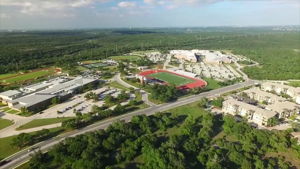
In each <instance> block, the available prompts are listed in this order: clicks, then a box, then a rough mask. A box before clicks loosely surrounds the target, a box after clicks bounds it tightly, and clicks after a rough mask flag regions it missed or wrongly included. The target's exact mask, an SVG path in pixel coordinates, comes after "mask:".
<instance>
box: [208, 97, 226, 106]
mask: <svg viewBox="0 0 300 169" xmlns="http://www.w3.org/2000/svg"><path fill="white" fill-rule="evenodd" d="M223 101H224V98H223V97H218V98H216V99H214V100H212V101H211V104H212V105H213V106H215V107H218V108H222V106H223Z"/></svg>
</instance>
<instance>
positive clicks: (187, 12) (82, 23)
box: [0, 0, 300, 30]
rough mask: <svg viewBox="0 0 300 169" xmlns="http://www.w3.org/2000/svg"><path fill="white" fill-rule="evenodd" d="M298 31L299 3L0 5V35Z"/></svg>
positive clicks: (97, 0) (163, 0)
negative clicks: (96, 31)
mask: <svg viewBox="0 0 300 169" xmlns="http://www.w3.org/2000/svg"><path fill="white" fill-rule="evenodd" d="M271 25H300V0H0V29H4V30H10V29H24V30H27V29H84V28H120V27H121V28H130V27H207V26H271Z"/></svg>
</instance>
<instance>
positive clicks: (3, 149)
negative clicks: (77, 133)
mask: <svg viewBox="0 0 300 169" xmlns="http://www.w3.org/2000/svg"><path fill="white" fill-rule="evenodd" d="M49 130H50V132H51V133H55V134H56V135H58V134H61V133H63V132H64V131H65V130H64V129H63V128H62V127H58V128H53V129H49ZM33 133H35V132H33ZM30 134H32V133H30ZM16 137H17V136H10V137H4V138H0V160H1V159H4V158H6V157H8V156H10V155H12V154H14V153H16V152H18V151H20V150H22V149H19V148H17V147H15V146H13V145H11V144H12V142H13V139H14V138H16ZM25 148H26V147H25ZM23 149H24V148H23Z"/></svg>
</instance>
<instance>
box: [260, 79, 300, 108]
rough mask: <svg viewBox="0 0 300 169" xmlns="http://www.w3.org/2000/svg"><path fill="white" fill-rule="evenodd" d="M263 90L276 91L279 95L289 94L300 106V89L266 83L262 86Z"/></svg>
mask: <svg viewBox="0 0 300 169" xmlns="http://www.w3.org/2000/svg"><path fill="white" fill-rule="evenodd" d="M261 89H262V90H264V91H269V92H270V91H274V92H275V93H277V94H287V95H289V96H290V97H291V98H293V100H294V101H295V102H296V103H297V104H300V87H292V86H288V85H284V84H280V83H272V82H266V83H263V84H262V85H261Z"/></svg>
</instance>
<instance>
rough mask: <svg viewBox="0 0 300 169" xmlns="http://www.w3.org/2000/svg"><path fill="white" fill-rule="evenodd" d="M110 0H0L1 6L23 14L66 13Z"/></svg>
mask: <svg viewBox="0 0 300 169" xmlns="http://www.w3.org/2000/svg"><path fill="white" fill-rule="evenodd" d="M108 1H109V0H0V7H4V8H12V9H17V10H18V11H20V12H21V13H23V14H43V13H49V12H50V13H51V12H54V11H59V12H64V13H66V12H67V11H68V10H71V9H74V8H80V7H86V6H88V5H91V4H93V3H95V2H108Z"/></svg>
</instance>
